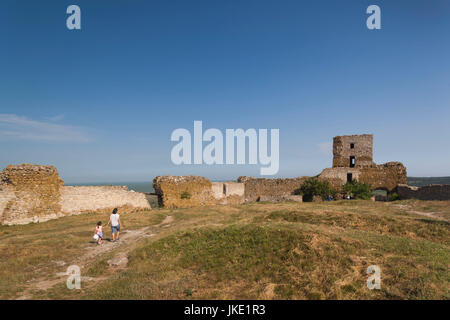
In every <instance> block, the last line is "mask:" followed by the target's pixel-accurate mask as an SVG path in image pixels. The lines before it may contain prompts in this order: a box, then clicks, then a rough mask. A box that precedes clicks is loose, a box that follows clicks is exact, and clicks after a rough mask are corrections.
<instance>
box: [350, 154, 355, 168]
mask: <svg viewBox="0 0 450 320" xmlns="http://www.w3.org/2000/svg"><path fill="white" fill-rule="evenodd" d="M354 167H355V157H354V156H351V157H350V168H354Z"/></svg>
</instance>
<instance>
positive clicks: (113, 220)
mask: <svg viewBox="0 0 450 320" xmlns="http://www.w3.org/2000/svg"><path fill="white" fill-rule="evenodd" d="M110 224H111V232H112V241H113V242H115V241H116V240H120V227H122V223H121V222H120V215H119V214H118V213H117V208H114V210H113V212H112V214H111V215H110V216H109V221H108V224H107V225H106V226H109V225H110Z"/></svg>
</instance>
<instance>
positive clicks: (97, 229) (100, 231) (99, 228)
mask: <svg viewBox="0 0 450 320" xmlns="http://www.w3.org/2000/svg"><path fill="white" fill-rule="evenodd" d="M95 234H96V235H97V236H98V240H97V244H102V239H103V228H102V222H101V221H99V222H97V226H96V227H95Z"/></svg>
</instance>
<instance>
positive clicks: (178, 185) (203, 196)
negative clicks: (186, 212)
mask: <svg viewBox="0 0 450 320" xmlns="http://www.w3.org/2000/svg"><path fill="white" fill-rule="evenodd" d="M153 188H154V189H155V193H156V195H157V196H158V204H159V206H160V207H164V208H187V207H196V206H203V205H213V204H237V203H242V202H243V201H244V186H243V184H241V183H236V182H211V181H210V180H209V179H207V178H204V177H196V176H158V177H156V178H155V179H154V180H153Z"/></svg>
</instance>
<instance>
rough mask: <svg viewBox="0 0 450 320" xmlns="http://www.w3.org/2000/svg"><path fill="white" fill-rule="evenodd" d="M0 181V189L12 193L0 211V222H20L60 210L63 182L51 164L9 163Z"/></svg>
mask: <svg viewBox="0 0 450 320" xmlns="http://www.w3.org/2000/svg"><path fill="white" fill-rule="evenodd" d="M0 181H1V182H0V183H1V186H2V189H5V188H8V189H9V192H8V193H10V192H14V195H15V197H14V198H12V199H10V200H9V201H8V203H7V204H6V206H5V208H4V209H3V211H2V212H0V222H1V223H6V224H13V223H14V224H15V223H17V224H23V223H28V222H31V221H36V220H37V219H39V218H44V217H47V216H53V215H54V214H56V213H58V212H60V211H61V205H60V202H59V199H60V189H61V187H63V185H64V183H63V181H62V180H61V179H60V178H59V175H58V171H57V170H56V168H55V167H53V166H37V165H30V164H21V165H10V166H8V167H6V168H5V169H4V170H3V171H2V173H1V176H0Z"/></svg>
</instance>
